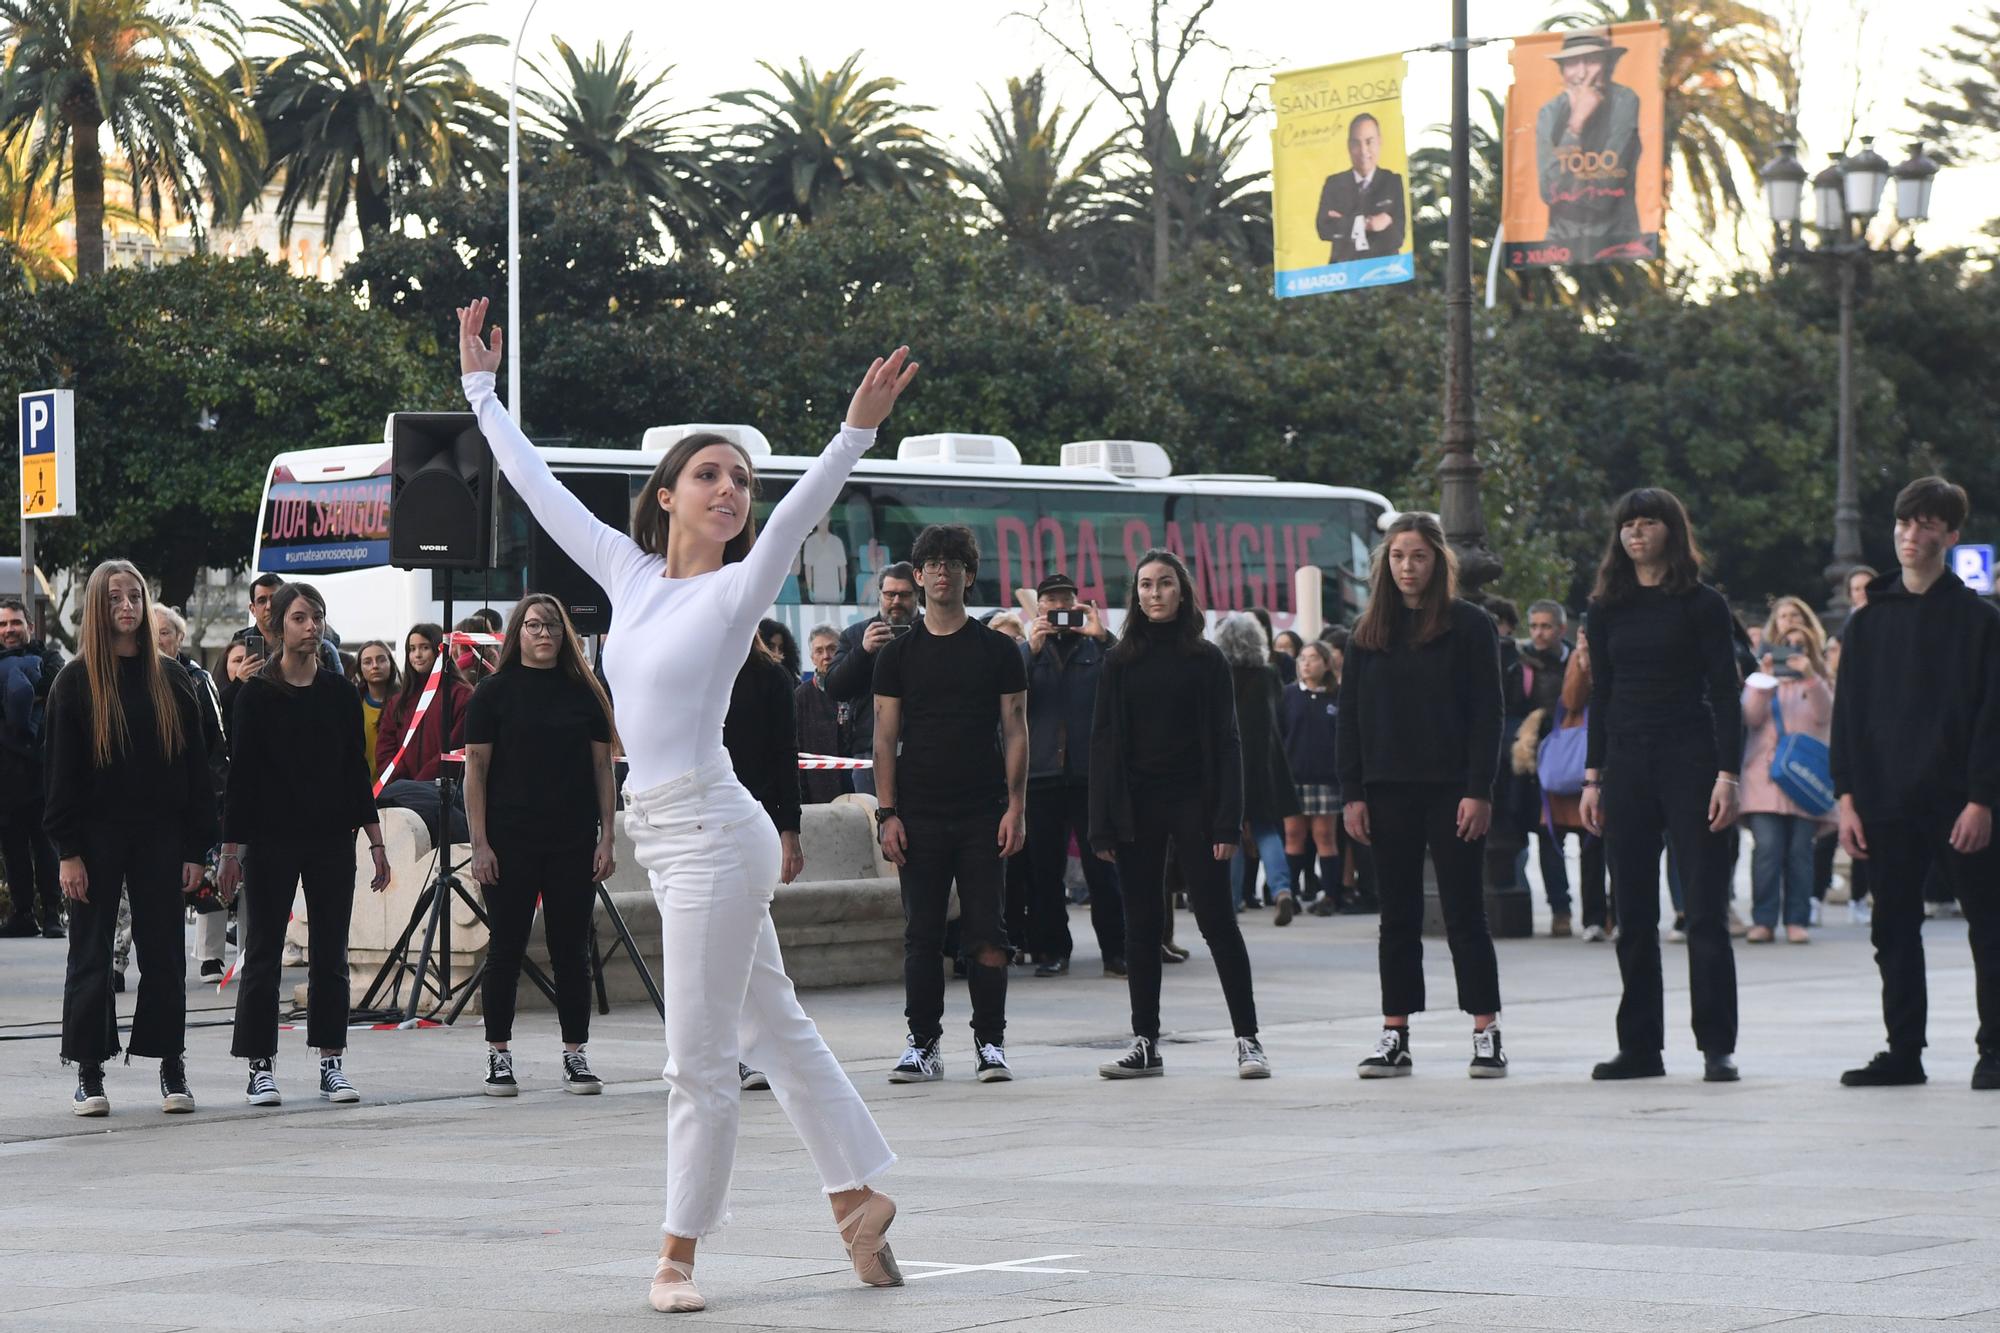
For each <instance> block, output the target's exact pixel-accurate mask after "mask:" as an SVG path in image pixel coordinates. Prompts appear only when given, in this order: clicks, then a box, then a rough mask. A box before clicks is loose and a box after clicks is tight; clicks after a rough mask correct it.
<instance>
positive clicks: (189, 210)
mask: <svg viewBox="0 0 2000 1333" xmlns="http://www.w3.org/2000/svg"><path fill="white" fill-rule="evenodd" d="M242 30H243V29H242V23H241V21H240V20H239V19H238V18H237V17H236V13H235V11H234V10H233V9H231V8H230V7H229V5H228V4H226V3H223V0H208V3H206V4H202V3H201V0H0V38H4V41H5V43H6V48H7V63H6V70H5V73H4V75H0V136H5V137H6V138H8V139H10V140H12V139H18V138H21V137H28V136H32V138H33V142H34V147H33V149H32V150H31V154H30V162H29V166H28V174H29V176H30V178H32V179H34V180H36V181H41V182H44V183H45V187H46V188H47V189H49V190H50V191H51V193H52V194H53V192H55V191H56V190H57V189H58V188H59V186H60V182H61V181H62V179H63V177H64V176H65V175H67V176H68V178H69V182H70V188H71V191H72V193H73V195H74V197H75V209H76V274H77V276H78V277H80V278H92V277H96V276H98V275H99V274H101V273H103V272H104V215H105V205H104V178H105V175H106V171H107V168H106V165H105V160H104V142H103V140H104V136H105V135H106V134H107V133H108V135H109V137H110V141H111V144H112V146H113V148H114V149H115V150H116V152H117V154H118V155H119V156H120V157H122V158H123V160H124V165H123V170H124V171H125V173H126V174H127V178H128V179H129V181H130V183H131V185H132V190H133V195H134V201H135V203H142V204H144V205H146V206H147V208H148V211H149V212H150V214H151V216H152V219H153V221H154V223H155V224H158V223H159V222H160V221H161V219H162V216H163V214H164V211H165V207H166V205H168V204H171V205H172V207H173V210H174V212H176V213H177V214H179V215H180V216H181V217H184V218H186V219H187V220H188V222H189V223H190V224H191V225H192V226H193V227H194V229H195V236H196V240H197V241H199V240H200V238H201V231H200V227H201V205H202V203H203V201H204V200H206V202H207V203H208V205H209V209H210V213H211V215H212V216H216V215H220V214H223V213H226V212H229V211H231V210H233V209H235V208H237V207H239V206H240V205H241V204H242V203H243V202H244V201H245V200H247V198H248V196H249V190H250V186H251V183H252V181H253V180H254V178H255V171H256V166H257V163H258V161H259V159H260V158H261V156H262V153H263V147H264V142H263V135H262V132H261V131H260V129H259V127H258V124H257V121H256V118H255V117H254V116H252V115H251V114H250V112H249V109H248V107H247V106H246V105H245V104H244V102H243V99H242V97H241V96H240V94H238V93H237V92H236V91H235V90H234V89H233V88H232V87H231V85H230V82H229V81H228V79H227V78H225V77H224V76H222V75H218V74H214V73H211V72H209V71H208V70H207V69H206V68H205V67H204V65H203V63H202V61H203V52H202V48H203V47H204V46H207V47H214V48H216V49H219V50H220V51H221V52H222V53H223V54H224V56H225V57H226V58H228V59H229V60H231V61H233V62H238V72H239V74H240V72H241V66H240V60H241V55H240V51H241V46H240V38H241V34H242ZM50 164H52V165H53V166H54V171H53V172H47V171H44V170H43V167H44V166H47V165H50ZM65 168H67V170H65Z"/></svg>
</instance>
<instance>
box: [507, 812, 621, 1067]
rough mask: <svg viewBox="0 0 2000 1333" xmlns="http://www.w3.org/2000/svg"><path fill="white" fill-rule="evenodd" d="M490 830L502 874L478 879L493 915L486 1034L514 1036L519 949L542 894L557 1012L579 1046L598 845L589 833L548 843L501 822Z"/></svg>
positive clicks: (584, 1036)
mask: <svg viewBox="0 0 2000 1333" xmlns="http://www.w3.org/2000/svg"><path fill="white" fill-rule="evenodd" d="M489 836H490V838H491V840H492V843H493V855H494V856H495V857H496V858H497V859H498V860H499V862H500V882H499V883H498V884H485V885H481V886H480V887H481V889H482V890H483V891H484V892H485V895H486V913H487V915H488V916H489V917H490V918H491V919H492V920H491V942H490V943H488V945H487V946H486V978H485V980H484V981H483V982H482V983H481V984H480V988H479V1007H480V1009H481V1010H483V1011H484V1012H485V1015H486V1040H488V1041H490V1042H503V1041H512V1040H513V1038H514V1003H515V996H516V994H517V992H518V991H519V990H520V984H521V956H522V954H524V953H525V952H526V951H527V948H528V931H529V929H530V927H532V926H533V925H534V923H535V901H536V899H537V898H539V899H540V900H541V905H542V933H543V935H544V936H545V937H546V938H547V941H548V946H549V967H550V969H551V970H552V971H553V972H554V973H555V980H556V1017H557V1019H558V1020H559V1021H560V1022H561V1024H562V1039H563V1040H564V1041H565V1042H575V1043H576V1044H577V1045H579V1046H580V1045H582V1044H583V1043H584V1042H586V1041H589V1040H590V916H591V911H592V909H593V908H594V907H595V906H596V904H597V889H596V886H595V885H594V884H593V883H592V882H591V878H590V862H591V857H592V855H593V854H594V852H595V851H596V845H595V843H594V842H592V841H591V840H589V839H587V838H586V839H585V840H583V841H581V842H578V841H577V840H575V839H565V840H562V841H559V842H554V843H551V842H548V841H545V840H544V839H541V838H536V837H517V836H513V835H510V834H507V833H503V832H502V831H500V830H498V829H495V830H493V831H492V832H491V833H490V834H489Z"/></svg>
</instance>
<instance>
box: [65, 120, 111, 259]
mask: <svg viewBox="0 0 2000 1333" xmlns="http://www.w3.org/2000/svg"><path fill="white" fill-rule="evenodd" d="M68 119H69V130H70V189H71V191H72V192H73V193H74V195H75V198H76V280H77V281H78V282H88V281H90V280H91V279H92V278H100V277H103V276H104V152H103V150H102V149H101V148H99V147H98V143H97V131H98V129H99V128H100V127H101V126H102V125H103V123H104V122H103V120H102V119H101V118H100V117H99V116H98V114H97V104H96V102H95V101H91V102H88V103H85V104H83V105H79V106H73V107H71V109H70V111H69V116H68Z"/></svg>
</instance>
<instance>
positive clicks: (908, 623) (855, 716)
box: [826, 560, 923, 796]
mask: <svg viewBox="0 0 2000 1333" xmlns="http://www.w3.org/2000/svg"><path fill="white" fill-rule="evenodd" d="M880 595H881V605H882V611H881V614H879V615H874V616H870V617H869V618H868V619H866V620H864V621H862V622H860V623H859V624H856V625H849V626H848V627H847V629H846V630H845V631H844V632H842V634H841V636H840V645H839V647H838V648H836V649H835V650H834V654H833V665H832V666H831V667H830V668H828V669H827V673H826V693H827V697H828V698H830V699H832V700H833V701H834V702H835V703H836V704H839V705H840V706H841V707H842V708H843V709H844V710H845V713H844V716H842V717H841V718H840V722H841V723H842V725H844V726H845V728H846V732H847V743H848V746H849V747H850V748H849V750H848V754H849V755H850V756H851V757H853V758H855V759H873V758H874V757H875V661H876V658H877V656H878V655H879V654H880V653H881V651H882V649H883V648H885V647H886V646H888V644H889V642H890V641H891V640H892V639H894V638H896V637H897V636H898V635H901V634H906V633H908V632H909V631H910V629H911V627H913V626H915V625H917V624H919V623H921V622H922V620H923V615H922V613H921V612H919V611H918V609H917V575H916V571H915V570H913V569H911V568H910V565H909V562H908V561H904V560H899V561H897V562H896V563H895V564H893V565H890V566H889V567H888V568H886V569H884V570H883V571H882V587H881V594H880ZM854 790H856V791H863V792H867V793H868V794H869V795H871V796H872V795H874V794H875V775H874V774H873V773H871V772H869V771H868V770H867V769H862V770H860V771H859V772H857V773H856V774H855V775H854Z"/></svg>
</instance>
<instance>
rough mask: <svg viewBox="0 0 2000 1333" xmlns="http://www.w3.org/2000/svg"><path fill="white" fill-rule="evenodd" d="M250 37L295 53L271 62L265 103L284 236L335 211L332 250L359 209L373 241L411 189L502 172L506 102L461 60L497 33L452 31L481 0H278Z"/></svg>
mask: <svg viewBox="0 0 2000 1333" xmlns="http://www.w3.org/2000/svg"><path fill="white" fill-rule="evenodd" d="M277 3H278V4H280V5H281V6H282V7H283V8H284V9H285V10H286V11H288V12H286V13H283V14H279V15H276V16H274V17H272V18H269V19H266V20H265V21H264V22H262V23H259V24H257V25H256V26H255V27H254V28H252V29H251V31H252V32H254V33H257V34H259V35H260V36H268V37H276V38H279V39H280V40H282V41H284V42H286V43H288V44H289V45H290V47H291V48H292V49H290V50H288V51H286V52H284V53H283V54H281V55H278V56H274V57H272V58H271V59H269V60H267V61H265V62H263V64H262V67H261V68H260V69H259V71H258V74H257V79H256V95H255V106H256V108H257V113H258V115H259V116H261V117H262V119H263V122H264V128H265V133H266V135H267V136H268V138H269V140H270V161H269V165H268V167H267V169H266V172H265V177H264V179H265V181H266V183H268V182H269V181H271V180H272V179H275V178H276V177H277V176H278V175H280V174H282V175H283V176H284V179H285V184H284V189H283V191H282V193H281V194H280V195H279V199H278V220H279V228H280V234H281V235H282V236H283V237H285V238H287V239H289V238H290V236H291V230H292V225H293V223H294V222H295V221H296V220H297V218H298V214H299V210H300V209H301V208H303V207H305V206H307V205H311V206H313V207H315V208H317V207H320V206H321V205H322V203H323V204H324V207H325V237H326V240H327V243H329V244H331V243H332V241H333V236H334V233H335V232H336V231H337V230H338V229H339V227H340V220H341V219H342V218H343V217H345V216H346V214H347V209H348V205H349V204H350V202H351V203H352V204H353V207H354V212H355V217H356V219H357V220H358V221H359V222H360V224H361V236H362V240H363V243H364V244H365V243H366V240H367V238H368V237H369V236H370V235H371V234H373V233H375V232H379V231H382V230H383V229H385V228H387V227H389V226H390V225H391V224H392V223H394V221H395V220H396V198H397V195H398V193H399V191H400V190H401V189H404V188H407V187H410V186H413V185H416V184H417V183H419V182H422V181H428V182H430V183H431V184H444V183H446V182H449V181H453V180H458V179H462V178H464V177H466V176H483V177H485V178H487V179H489V180H490V179H493V178H494V177H497V176H498V175H499V174H500V158H499V155H498V154H497V152H496V151H495V147H494V146H495V144H497V143H498V142H499V141H500V140H501V138H502V137H503V136H504V129H503V122H504V116H505V113H506V107H505V104H504V103H503V102H502V101H500V99H499V98H497V97H495V96H494V95H493V94H492V93H489V92H487V91H486V90H485V89H483V88H481V87H480V86H479V84H478V83H477V82H476V81H475V80H474V79H473V77H472V75H471V73H470V72H469V71H468V70H467V69H466V68H465V66H464V65H463V64H462V63H461V62H460V60H459V53H460V52H463V51H467V50H470V49H471V48H473V47H475V46H491V45H495V44H498V43H499V42H500V40H501V39H500V38H498V37H496V36H494V35H492V34H491V33H483V32H478V33H464V34H453V33H451V32H450V27H451V24H452V20H453V19H455V18H456V17H457V16H458V15H459V13H460V12H461V11H463V10H465V9H468V8H470V7H471V6H472V4H473V3H474V0H277Z"/></svg>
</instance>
